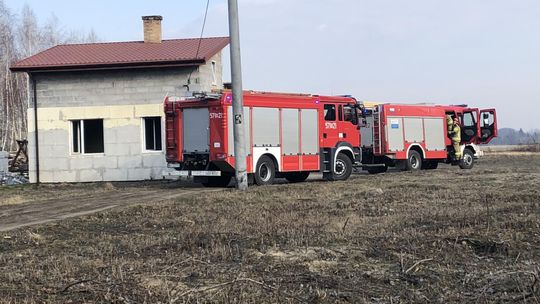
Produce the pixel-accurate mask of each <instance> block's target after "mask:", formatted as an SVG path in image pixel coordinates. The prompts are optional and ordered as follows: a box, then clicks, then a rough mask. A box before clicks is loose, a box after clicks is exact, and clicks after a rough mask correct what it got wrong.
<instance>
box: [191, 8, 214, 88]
mask: <svg viewBox="0 0 540 304" xmlns="http://www.w3.org/2000/svg"><path fill="white" fill-rule="evenodd" d="M209 6H210V0H206V8H205V10H204V19H203V24H202V28H201V35H199V43H198V44H197V52H195V59H199V51H200V50H201V43H202V39H203V34H204V28H205V26H206V17H207V16H208V7H209ZM192 73H193V70H192V71H191V72H189V76H188V80H187V85H185V87H187V89H188V91H189V85H190V84H191V74H192Z"/></svg>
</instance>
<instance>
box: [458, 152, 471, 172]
mask: <svg viewBox="0 0 540 304" xmlns="http://www.w3.org/2000/svg"><path fill="white" fill-rule="evenodd" d="M473 166H474V153H473V151H471V149H465V150H463V157H461V160H460V161H459V167H460V168H461V169H472V167H473Z"/></svg>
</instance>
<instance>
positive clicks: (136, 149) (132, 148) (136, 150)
mask: <svg viewBox="0 0 540 304" xmlns="http://www.w3.org/2000/svg"><path fill="white" fill-rule="evenodd" d="M128 146H129V155H141V152H142V147H141V143H140V142H138V143H135V144H128Z"/></svg>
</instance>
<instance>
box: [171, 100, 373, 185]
mask: <svg viewBox="0 0 540 304" xmlns="http://www.w3.org/2000/svg"><path fill="white" fill-rule="evenodd" d="M243 100H244V113H243V117H242V118H240V117H236V118H235V117H233V113H232V93H231V92H230V91H227V90H225V91H221V92H219V93H217V94H205V95H201V96H198V97H196V98H188V99H173V98H169V97H167V98H166V99H165V103H164V107H165V113H166V149H167V152H166V157H167V162H168V164H169V166H170V167H173V168H175V169H176V170H174V171H167V172H164V174H165V175H167V176H171V175H175V176H193V177H194V178H195V180H196V181H198V182H201V183H203V184H204V185H207V186H226V185H227V184H229V182H230V180H231V178H232V177H233V176H234V164H235V161H234V147H233V143H234V141H233V123H234V122H235V120H236V119H243V125H244V127H245V136H246V147H245V149H246V155H247V171H248V174H249V177H250V180H251V181H252V182H254V183H256V184H258V185H265V184H271V183H272V182H273V181H274V178H275V177H284V178H286V179H287V180H289V181H291V182H300V181H304V180H305V179H307V178H308V176H309V174H310V173H311V172H322V173H323V175H324V177H325V178H326V179H328V180H345V179H347V178H348V177H349V176H350V174H351V172H352V167H353V165H355V164H356V165H359V164H360V162H361V156H362V154H361V151H360V136H359V131H358V130H359V125H358V124H359V119H358V118H359V117H360V116H361V115H360V113H361V112H360V110H359V107H358V104H357V102H356V100H355V99H353V98H350V97H335V96H319V95H306V94H281V93H267V92H253V91H246V92H244V96H243Z"/></svg>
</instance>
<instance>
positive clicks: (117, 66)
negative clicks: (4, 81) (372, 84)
mask: <svg viewBox="0 0 540 304" xmlns="http://www.w3.org/2000/svg"><path fill="white" fill-rule="evenodd" d="M205 63H206V60H205V59H196V60H189V61H163V62H148V63H141V62H135V63H113V64H87V65H71V66H69V65H65V66H28V67H18V66H12V67H10V68H9V69H10V70H11V71H12V72H26V73H39V72H66V71H102V70H123V69H146V68H165V67H188V66H199V65H203V64H205Z"/></svg>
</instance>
